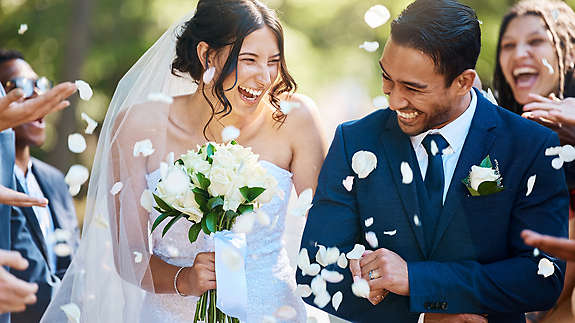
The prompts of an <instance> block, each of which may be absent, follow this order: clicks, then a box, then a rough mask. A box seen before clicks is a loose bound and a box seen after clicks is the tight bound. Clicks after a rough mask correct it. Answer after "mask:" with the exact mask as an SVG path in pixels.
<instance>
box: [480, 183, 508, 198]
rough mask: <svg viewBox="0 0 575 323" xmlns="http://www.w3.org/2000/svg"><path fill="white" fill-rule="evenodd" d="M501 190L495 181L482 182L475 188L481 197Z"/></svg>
mask: <svg viewBox="0 0 575 323" xmlns="http://www.w3.org/2000/svg"><path fill="white" fill-rule="evenodd" d="M503 190H504V188H503V187H501V186H499V185H497V181H491V182H483V183H481V184H479V187H478V188H477V192H479V195H482V196H485V195H491V194H495V193H499V192H501V191H503Z"/></svg>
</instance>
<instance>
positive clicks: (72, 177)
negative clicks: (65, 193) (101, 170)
mask: <svg viewBox="0 0 575 323" xmlns="http://www.w3.org/2000/svg"><path fill="white" fill-rule="evenodd" d="M89 177H90V171H88V169H87V168H86V167H84V166H82V165H72V166H71V167H70V169H69V170H68V173H66V177H64V181H65V182H66V184H68V186H69V191H70V194H71V195H72V196H76V195H77V194H78V193H79V192H80V188H81V186H82V184H84V183H85V182H86V181H87V180H88V178H89Z"/></svg>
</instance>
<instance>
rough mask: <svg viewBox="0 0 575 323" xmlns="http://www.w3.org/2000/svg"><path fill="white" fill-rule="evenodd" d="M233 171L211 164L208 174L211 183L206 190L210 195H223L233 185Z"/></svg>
mask: <svg viewBox="0 0 575 323" xmlns="http://www.w3.org/2000/svg"><path fill="white" fill-rule="evenodd" d="M233 175H234V174H233V172H231V171H230V170H229V169H226V168H224V167H221V166H213V167H212V169H211V171H210V174H209V176H208V178H209V180H210V182H211V184H210V186H209V187H208V191H209V193H210V194H211V195H212V196H220V195H225V194H226V193H227V192H228V191H229V190H230V189H231V188H232V185H233V180H234V178H233Z"/></svg>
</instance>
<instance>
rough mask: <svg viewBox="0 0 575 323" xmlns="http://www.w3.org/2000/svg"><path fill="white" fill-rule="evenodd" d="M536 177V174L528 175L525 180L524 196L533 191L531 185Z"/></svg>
mask: <svg viewBox="0 0 575 323" xmlns="http://www.w3.org/2000/svg"><path fill="white" fill-rule="evenodd" d="M536 178H537V175H533V176H531V177H529V179H528V180H527V194H525V196H529V195H530V194H531V192H532V191H533V185H535V179H536Z"/></svg>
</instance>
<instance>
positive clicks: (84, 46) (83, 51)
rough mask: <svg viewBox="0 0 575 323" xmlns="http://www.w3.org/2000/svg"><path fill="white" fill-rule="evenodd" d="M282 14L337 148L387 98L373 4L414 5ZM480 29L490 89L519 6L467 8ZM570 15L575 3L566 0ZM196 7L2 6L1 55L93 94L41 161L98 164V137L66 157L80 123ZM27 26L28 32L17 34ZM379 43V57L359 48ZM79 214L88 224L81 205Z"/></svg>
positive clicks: (160, 0)
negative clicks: (343, 133)
mask: <svg viewBox="0 0 575 323" xmlns="http://www.w3.org/2000/svg"><path fill="white" fill-rule="evenodd" d="M265 2H267V4H268V5H269V6H270V7H272V8H275V9H277V11H278V13H279V16H280V19H281V21H282V22H283V26H284V28H285V31H286V37H285V46H286V51H287V54H286V55H287V62H288V67H289V69H290V72H291V73H292V75H293V76H294V77H295V79H296V81H297V83H298V85H299V89H300V90H299V91H300V92H301V93H304V94H307V95H308V96H310V97H312V98H313V99H314V100H315V102H316V103H317V104H318V106H319V109H320V112H321V114H322V120H323V121H324V122H325V130H326V137H327V138H329V140H331V137H332V134H333V131H334V129H335V126H336V125H337V124H339V123H340V122H343V121H346V120H350V119H356V118H359V117H362V116H364V115H366V114H368V113H370V112H371V111H373V110H374V109H375V108H374V107H373V104H372V99H373V98H375V97H376V96H380V95H382V93H381V77H380V71H379V67H378V63H377V61H378V58H379V56H380V55H381V50H382V47H383V45H384V43H385V41H386V39H387V36H388V34H389V23H390V21H391V20H390V21H389V22H387V23H386V24H385V25H383V26H381V27H379V28H376V29H372V28H370V27H369V26H368V25H367V24H366V23H365V22H364V13H365V12H366V10H367V9H369V8H370V7H371V6H373V5H376V4H382V5H384V6H386V7H387V8H388V9H389V11H390V12H391V16H392V18H393V17H395V16H397V15H398V14H399V13H400V12H401V10H402V9H403V8H405V6H407V4H409V3H410V2H411V1H408V0H387V1H381V0H267V1H265ZM463 2H465V3H467V4H469V5H471V6H473V7H474V8H475V9H476V10H477V12H478V16H479V19H480V20H481V22H482V30H483V50H482V53H481V56H480V59H479V64H478V66H477V70H478V72H479V75H480V77H481V79H482V81H483V84H484V87H486V88H487V87H489V86H490V83H491V78H492V73H493V68H494V62H495V61H494V60H495V57H494V56H495V47H496V42H497V34H498V28H499V23H500V20H501V17H502V16H503V14H504V13H505V12H506V10H507V9H508V8H509V7H510V6H511V5H512V4H513V3H514V2H515V1H512V0H474V1H471V0H467V1H463ZM566 2H567V3H568V4H570V5H571V6H572V7H573V6H575V0H568V1H566ZM196 3H197V1H195V0H194V1H184V0H121V1H118V0H0V21H1V24H0V39H1V42H0V47H4V48H13V49H18V50H20V51H21V52H22V53H23V54H24V56H25V58H26V60H27V61H28V62H30V63H31V65H32V67H33V68H34V69H35V70H36V72H37V73H38V74H39V75H44V76H47V77H48V78H49V79H52V80H54V81H56V82H60V81H64V80H71V81H73V80H76V79H82V80H85V81H87V82H88V83H90V84H91V86H92V88H93V89H94V92H95V93H94V96H93V98H92V99H91V100H90V101H79V100H78V98H77V96H75V97H74V98H73V100H72V106H71V107H70V108H68V109H66V110H65V111H63V112H61V113H58V114H54V115H50V116H49V118H48V140H47V141H46V144H45V145H44V146H43V147H41V149H35V150H34V151H33V152H34V155H36V156H37V157H39V158H40V159H43V160H46V161H48V162H49V163H51V164H52V165H55V166H56V167H57V168H59V169H60V170H62V171H63V172H64V173H65V172H66V171H67V170H68V168H69V167H70V166H71V165H73V164H76V163H80V164H83V165H85V166H87V167H88V168H91V166H92V160H93V155H94V152H95V148H96V144H97V138H98V132H99V130H100V127H98V128H97V130H96V132H95V133H94V135H86V140H87V141H88V149H87V150H86V152H84V153H82V154H74V153H72V152H70V151H69V150H68V147H67V136H68V135H69V134H71V133H74V132H83V131H82V130H83V129H84V127H85V124H84V122H83V121H82V120H81V118H80V115H81V113H82V112H86V113H87V114H88V115H90V116H91V117H92V118H94V119H95V120H97V121H98V122H100V123H101V122H102V120H103V119H104V117H105V114H106V109H107V107H108V103H109V101H110V98H111V96H112V94H113V91H114V89H115V87H116V84H117V82H118V81H119V80H120V78H121V77H122V75H123V74H124V73H125V72H126V71H127V70H128V69H129V68H130V67H131V66H132V64H133V63H135V62H136V60H137V59H138V57H140V56H141V55H142V54H143V53H144V52H145V50H146V49H147V48H148V47H149V46H150V45H151V44H153V42H154V41H155V40H156V39H157V38H158V37H159V36H160V35H161V34H162V33H163V32H164V31H165V30H166V29H167V28H168V27H169V26H170V25H171V24H172V23H174V22H175V21H177V20H179V19H180V18H181V17H182V16H184V15H185V14H186V13H189V12H191V11H192V10H193V9H194V8H195V5H196ZM21 24H27V25H28V28H29V29H28V31H27V32H25V33H24V34H22V35H19V34H18V29H19V26H20V25H21ZM364 41H378V42H379V43H380V44H381V46H380V47H379V49H378V50H377V51H375V52H367V51H366V50H364V49H361V48H359V45H361V44H362V43H363V42H364ZM85 192H86V187H84V188H82V191H81V192H80V194H79V195H78V196H77V199H78V201H79V203H78V208H79V210H78V214H79V216H80V217H82V216H83V212H82V211H83V210H82V207H83V203H82V198H83V196H85Z"/></svg>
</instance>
